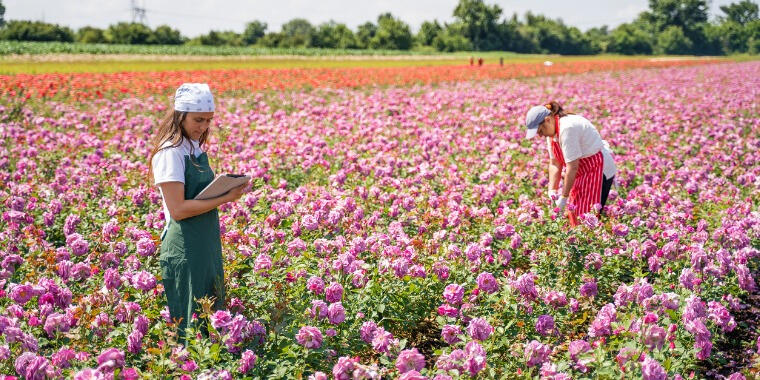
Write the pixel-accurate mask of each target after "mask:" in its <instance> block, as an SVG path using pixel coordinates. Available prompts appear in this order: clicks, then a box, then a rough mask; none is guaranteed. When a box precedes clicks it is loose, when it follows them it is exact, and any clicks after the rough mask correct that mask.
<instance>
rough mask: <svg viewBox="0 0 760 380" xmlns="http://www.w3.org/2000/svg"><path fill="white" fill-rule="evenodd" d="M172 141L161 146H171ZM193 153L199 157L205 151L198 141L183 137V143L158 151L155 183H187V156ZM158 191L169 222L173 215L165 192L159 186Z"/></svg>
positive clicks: (154, 159)
mask: <svg viewBox="0 0 760 380" xmlns="http://www.w3.org/2000/svg"><path fill="white" fill-rule="evenodd" d="M170 145H171V142H170V141H167V142H165V143H163V144H162V145H161V147H162V148H163V147H166V146H170ZM191 150H192V154H193V155H194V156H195V157H196V158H197V157H198V156H200V155H201V154H202V153H203V150H202V149H201V147H200V146H199V145H198V141H195V140H190V139H187V138H183V139H182V143H181V144H180V145H179V146H176V147H171V148H166V149H162V150H160V151H158V153H156V155H155V156H153V160H152V164H153V183H154V184H156V185H158V184H161V183H164V182H182V183H185V157H189V156H190V154H191ZM158 191H159V192H160V193H161V202H162V203H163V206H164V220H165V221H166V223H167V224H168V223H169V219H171V216H170V214H169V208H168V207H166V200H165V199H164V193H163V191H161V187H160V186H159V188H158Z"/></svg>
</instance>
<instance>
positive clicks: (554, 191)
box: [525, 101, 617, 226]
mask: <svg viewBox="0 0 760 380" xmlns="http://www.w3.org/2000/svg"><path fill="white" fill-rule="evenodd" d="M525 126H526V128H527V133H526V138H528V139H531V138H533V137H535V136H536V135H539V136H541V137H546V143H547V145H548V150H549V160H550V164H549V190H548V195H549V197H550V198H551V199H552V200H553V201H554V202H555V204H556V206H557V207H558V208H559V210H560V213H563V212H564V211H565V208H566V207H567V211H568V212H567V216H568V218H569V219H570V224H571V225H572V226H576V225H578V217H579V216H581V215H583V214H585V213H587V212H590V211H591V210H592V209H593V208H594V206H595V205H601V209H599V210H600V212H601V211H602V210H603V208H604V205H605V203H607V197H608V195H609V193H610V188H611V187H612V184H613V182H614V180H615V173H616V171H617V168H616V166H615V161H614V159H613V156H612V152H611V151H610V148H609V144H607V142H606V141H604V140H602V137H601V135H600V134H599V130H598V129H597V128H596V127H594V125H593V124H591V122H590V121H588V120H587V119H586V118H585V117H583V116H580V115H575V114H572V113H569V112H566V111H565V110H563V109H562V106H561V105H560V104H559V103H557V102H554V101H553V102H550V103H547V104H545V105H541V106H535V107H533V108H531V109H530V110H529V111H528V114H527V115H526V117H525ZM565 167H567V170H565V177H564V181H563V186H562V188H561V189H560V188H559V182H560V178H561V176H562V169H563V168H565Z"/></svg>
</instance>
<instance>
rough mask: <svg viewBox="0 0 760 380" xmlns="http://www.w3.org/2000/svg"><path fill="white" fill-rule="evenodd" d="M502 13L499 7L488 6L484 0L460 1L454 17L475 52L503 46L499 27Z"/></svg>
mask: <svg viewBox="0 0 760 380" xmlns="http://www.w3.org/2000/svg"><path fill="white" fill-rule="evenodd" d="M501 12H502V9H501V8H500V7H499V6H498V5H486V4H485V2H484V1H483V0H459V3H458V4H457V6H456V8H454V17H455V18H456V19H457V21H459V22H461V23H462V25H463V29H462V31H463V33H464V36H465V37H467V39H468V40H470V41H471V42H472V45H473V47H474V48H475V50H496V49H498V48H499V47H500V46H501V41H500V38H499V37H500V36H499V33H498V26H497V25H498V21H499V18H500V17H501Z"/></svg>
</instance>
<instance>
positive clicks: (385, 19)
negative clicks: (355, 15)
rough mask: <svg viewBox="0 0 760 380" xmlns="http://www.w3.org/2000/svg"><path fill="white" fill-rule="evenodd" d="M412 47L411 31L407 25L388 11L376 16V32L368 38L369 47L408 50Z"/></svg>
mask: <svg viewBox="0 0 760 380" xmlns="http://www.w3.org/2000/svg"><path fill="white" fill-rule="evenodd" d="M411 47H412V31H411V29H409V25H408V24H407V23H405V22H403V21H401V20H400V19H397V18H395V17H393V15H391V14H390V13H383V14H381V15H380V16H378V17H377V32H376V33H375V35H374V36H373V37H372V39H370V40H369V48H370V49H392V50H409V49H410V48H411Z"/></svg>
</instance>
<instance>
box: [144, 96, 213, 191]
mask: <svg viewBox="0 0 760 380" xmlns="http://www.w3.org/2000/svg"><path fill="white" fill-rule="evenodd" d="M185 119H187V112H185V111H176V110H173V109H172V110H170V111H169V113H167V115H166V117H164V119H163V120H162V121H161V123H160V124H159V125H158V132H157V133H156V135H155V137H154V138H153V142H152V145H153V149H152V150H151V152H150V157H149V158H148V183H150V182H152V180H153V157H154V156H155V155H156V153H158V152H160V151H162V150H164V149H169V148H175V147H178V146H180V145H182V141H183V139H188V140H190V136H188V135H187V132H186V131H185V128H184V123H185ZM208 131H209V130H208V129H207V130H206V131H205V132H203V134H201V137H200V138H199V139H198V147H202V146H203V144H204V143H205V142H206V139H207V138H208ZM166 142H170V143H171V144H169V145H167V146H163V145H164V144H166ZM191 145H192V144H191ZM193 149H195V147H193V146H191V148H190V160H191V162H192V163H193V165H195V166H196V167H200V165H198V163H196V162H195V154H193Z"/></svg>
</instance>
